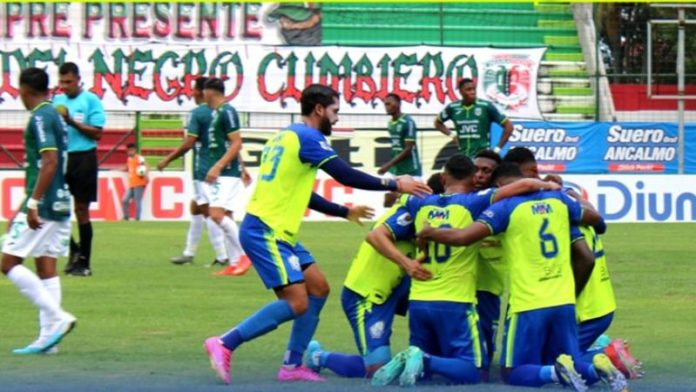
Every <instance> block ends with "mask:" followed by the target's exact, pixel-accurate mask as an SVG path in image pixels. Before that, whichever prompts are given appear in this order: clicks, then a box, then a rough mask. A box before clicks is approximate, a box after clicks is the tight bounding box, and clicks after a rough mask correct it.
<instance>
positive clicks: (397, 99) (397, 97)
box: [384, 93, 401, 103]
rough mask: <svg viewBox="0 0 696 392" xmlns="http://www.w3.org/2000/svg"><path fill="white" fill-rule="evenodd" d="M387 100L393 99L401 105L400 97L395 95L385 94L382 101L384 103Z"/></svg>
mask: <svg viewBox="0 0 696 392" xmlns="http://www.w3.org/2000/svg"><path fill="white" fill-rule="evenodd" d="M387 98H393V99H394V100H395V101H396V102H398V103H401V97H400V96H399V95H398V94H396V93H389V94H387V96H386V97H384V100H385V101H386V99H387Z"/></svg>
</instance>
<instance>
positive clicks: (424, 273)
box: [403, 255, 433, 280]
mask: <svg viewBox="0 0 696 392" xmlns="http://www.w3.org/2000/svg"><path fill="white" fill-rule="evenodd" d="M426 257H427V256H426V255H423V256H421V257H419V258H417V259H416V260H409V261H408V262H407V263H406V264H405V265H404V266H403V267H404V270H405V271H406V273H407V274H408V276H410V277H411V278H413V279H415V280H430V279H432V277H433V274H431V273H430V271H428V270H427V269H425V268H423V266H422V265H421V264H422V263H423V262H424V261H425V258H426Z"/></svg>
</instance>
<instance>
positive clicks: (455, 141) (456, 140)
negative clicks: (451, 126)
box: [449, 132, 459, 147]
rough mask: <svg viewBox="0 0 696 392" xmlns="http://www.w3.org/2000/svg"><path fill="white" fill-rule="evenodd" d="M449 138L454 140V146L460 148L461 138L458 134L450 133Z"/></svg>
mask: <svg viewBox="0 0 696 392" xmlns="http://www.w3.org/2000/svg"><path fill="white" fill-rule="evenodd" d="M449 137H450V138H451V139H452V142H454V145H455V146H457V147H459V136H458V135H457V133H456V132H450V134H449Z"/></svg>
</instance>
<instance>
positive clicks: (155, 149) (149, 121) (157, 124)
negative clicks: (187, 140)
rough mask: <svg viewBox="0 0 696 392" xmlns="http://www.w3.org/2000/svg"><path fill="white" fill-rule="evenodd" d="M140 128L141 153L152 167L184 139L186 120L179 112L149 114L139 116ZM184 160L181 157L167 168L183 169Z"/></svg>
mask: <svg viewBox="0 0 696 392" xmlns="http://www.w3.org/2000/svg"><path fill="white" fill-rule="evenodd" d="M138 129H139V130H140V154H142V155H143V156H144V157H145V160H146V161H147V164H148V165H149V166H150V168H154V167H156V166H157V162H159V161H160V160H162V158H163V157H164V156H166V155H168V154H169V153H170V152H172V151H173V150H174V149H175V148H176V147H178V146H179V145H180V144H181V142H182V140H183V129H184V121H183V118H182V117H181V116H180V115H178V114H147V115H142V116H140V117H139V118H138ZM183 168H184V160H183V159H182V158H179V159H177V160H175V161H173V162H171V163H170V164H169V166H168V167H167V169H170V170H183Z"/></svg>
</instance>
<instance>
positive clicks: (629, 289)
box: [0, 222, 696, 391]
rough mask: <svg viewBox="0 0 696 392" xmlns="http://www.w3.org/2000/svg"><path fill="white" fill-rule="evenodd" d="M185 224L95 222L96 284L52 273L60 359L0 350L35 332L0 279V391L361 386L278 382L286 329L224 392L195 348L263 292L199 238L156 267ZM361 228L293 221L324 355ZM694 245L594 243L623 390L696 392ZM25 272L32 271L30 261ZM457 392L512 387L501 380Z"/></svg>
mask: <svg viewBox="0 0 696 392" xmlns="http://www.w3.org/2000/svg"><path fill="white" fill-rule="evenodd" d="M186 227H187V226H186V224H185V223H181V222H177V223H163V222H157V223H151V222H120V223H97V224H95V242H94V252H93V253H94V256H93V260H94V261H93V267H94V273H95V275H94V276H93V277H91V278H75V277H63V278H62V282H63V292H64V304H65V308H66V309H68V310H69V311H71V312H73V313H74V314H75V315H76V316H77V317H78V319H79V322H78V326H77V329H76V330H75V331H74V332H73V333H72V334H71V335H70V336H68V337H67V338H66V340H65V341H64V342H63V344H61V345H60V351H61V352H60V354H59V355H55V356H39V357H36V356H34V357H18V356H14V355H13V354H11V352H10V351H11V349H12V348H15V347H21V346H23V345H25V344H27V343H29V342H30V341H31V340H33V338H34V337H35V335H36V332H37V312H36V310H35V308H34V307H33V306H32V305H31V304H30V303H29V302H28V301H27V300H26V299H24V298H23V297H22V296H20V294H19V293H18V292H17V290H16V289H15V287H14V286H12V285H11V284H10V283H9V281H8V280H7V279H1V280H0V298H2V313H1V314H2V316H0V331H2V333H1V334H0V390H2V391H76V390H80V391H101V390H104V391H119V390H124V391H125V390H128V391H130V390H137V391H158V390H161V391H198V390H206V391H222V390H225V389H227V388H231V389H233V390H244V391H259V390H267V391H271V390H283V391H314V390H316V391H325V390H331V391H333V390H345V391H355V390H367V389H370V388H369V387H368V386H367V385H366V384H365V382H364V381H362V380H344V379H340V378H338V377H336V376H332V375H328V378H329V380H328V383H325V384H322V385H307V384H293V385H281V384H278V383H276V382H275V381H274V377H275V374H276V372H277V370H278V367H279V364H280V361H281V359H282V356H283V352H284V350H285V343H286V342H287V337H288V334H289V325H285V326H283V327H281V328H279V329H278V330H276V331H274V332H272V333H270V334H268V335H266V336H264V337H262V338H260V339H258V340H256V341H254V342H251V343H248V344H246V345H244V346H242V347H241V348H240V349H239V350H238V351H237V352H236V353H235V355H234V358H233V368H232V382H233V385H232V386H230V387H224V386H222V385H221V384H219V383H218V382H217V380H216V379H215V377H214V374H213V372H212V371H211V370H210V369H209V364H208V361H207V357H206V356H205V354H204V351H203V348H202V343H203V340H204V339H205V338H206V337H208V336H210V335H214V334H219V333H223V332H225V331H226V330H227V329H228V328H230V327H232V326H233V325H235V324H236V323H237V322H239V321H240V320H242V319H243V318H244V317H246V316H247V315H249V314H250V313H251V312H253V311H255V310H256V309H257V308H258V307H259V306H261V305H263V304H265V303H267V302H269V301H271V300H272V299H273V298H274V297H273V295H272V293H271V292H269V291H266V290H264V288H263V286H262V284H261V282H260V280H259V279H258V277H257V275H256V273H255V272H253V271H252V272H250V273H249V274H248V275H247V276H244V277H215V276H212V275H211V272H213V271H214V270H211V269H208V268H204V267H203V265H204V264H206V263H207V262H209V261H210V260H212V258H213V254H212V250H211V249H210V246H209V243H208V242H207V239H206V238H205V234H204V238H203V239H202V241H201V246H200V248H199V252H198V255H197V257H196V263H195V264H194V265H191V266H174V265H171V264H170V263H169V261H168V259H169V257H170V256H174V255H177V254H179V253H180V252H181V249H182V247H183V241H184V237H185V230H186ZM367 230H368V228H360V227H358V226H356V225H353V224H350V223H305V224H304V225H303V227H302V230H301V239H302V241H303V243H304V244H305V246H306V247H307V248H308V249H309V250H310V251H312V253H313V254H314V256H315V257H316V259H317V260H318V263H319V266H320V268H321V269H322V270H323V271H324V272H325V274H326V275H327V277H328V279H329V281H330V283H331V286H332V289H333V292H332V294H331V296H330V298H329V301H328V302H327V304H326V307H325V308H324V312H323V313H322V319H321V323H320V325H319V329H318V331H317V335H316V337H317V338H318V339H319V340H320V341H321V342H322V343H323V344H324V345H325V346H326V347H327V348H330V349H334V350H338V351H347V352H354V350H355V348H354V343H353V340H352V334H351V332H350V329H349V326H348V323H347V322H346V320H345V318H344V316H343V313H342V311H341V309H340V301H339V298H340V290H341V283H342V280H343V278H344V276H345V273H346V271H347V268H348V265H349V263H350V261H351V259H352V257H353V255H354V253H355V251H356V249H357V246H358V244H359V243H360V241H361V240H362V238H363V237H364V235H365V234H366V233H367ZM694 238H696V224H611V225H610V226H609V231H608V233H607V234H606V236H605V237H604V243H605V247H606V252H607V257H608V262H609V269H610V273H611V275H612V279H613V282H614V287H615V291H616V296H617V302H618V306H619V309H618V311H617V313H616V317H615V319H614V323H613V325H612V327H611V329H610V331H609V333H610V335H611V336H612V337H623V338H627V339H629V340H630V342H631V344H632V347H633V351H634V353H635V354H636V355H637V356H638V357H639V358H640V359H641V360H642V361H643V362H644V367H645V369H646V371H647V375H646V377H645V378H644V379H643V380H640V381H637V382H632V383H631V390H633V391H677V390H679V391H687V390H694V389H696V370H695V369H696V356H694V353H696V334H694V331H695V330H696V327H695V326H696V312H695V311H694V304H696V290H695V289H694V287H696V260H694V257H693V255H694V251H695V250H696V244H695V243H694ZM64 263H65V261H64V260H61V261H60V266H61V267H62V266H63V265H64ZM27 265H29V266H31V267H32V268H33V262H30V263H28V264H27ZM392 344H393V348H394V349H395V350H400V349H402V348H405V346H406V344H407V331H406V320H405V319H403V318H397V320H396V322H395V332H394V336H393V339H392ZM494 377H496V378H497V366H496V367H495V368H494ZM423 388H424V389H429V390H435V389H437V390H440V389H442V388H443V386H441V385H440V386H425V387H423ZM458 388H461V387H452V388H448V389H450V390H455V389H458ZM390 389H394V388H390ZM468 389H471V390H480V391H503V390H522V389H520V388H516V389H513V388H511V387H506V386H503V385H500V384H492V385H485V386H475V387H469V388H468ZM551 389H558V388H553V387H552V388H551Z"/></svg>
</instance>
